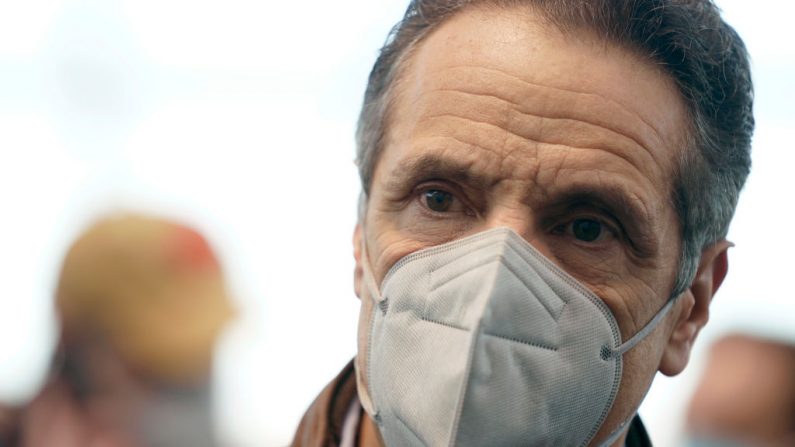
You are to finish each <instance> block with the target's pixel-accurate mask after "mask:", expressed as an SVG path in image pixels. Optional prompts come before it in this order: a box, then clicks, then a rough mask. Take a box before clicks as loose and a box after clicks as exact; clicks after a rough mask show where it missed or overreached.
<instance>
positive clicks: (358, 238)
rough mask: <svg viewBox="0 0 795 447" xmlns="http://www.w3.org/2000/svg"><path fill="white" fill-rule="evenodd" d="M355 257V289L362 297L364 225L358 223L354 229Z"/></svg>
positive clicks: (357, 294)
mask: <svg viewBox="0 0 795 447" xmlns="http://www.w3.org/2000/svg"><path fill="white" fill-rule="evenodd" d="M353 259H354V260H355V261H356V266H355V267H354V268H353V290H354V292H356V296H358V297H359V298H361V296H362V295H361V294H360V293H359V292H360V291H361V288H362V275H363V274H364V273H363V271H362V225H361V224H359V223H357V224H356V227H354V229H353Z"/></svg>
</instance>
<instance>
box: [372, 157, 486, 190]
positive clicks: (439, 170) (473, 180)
mask: <svg viewBox="0 0 795 447" xmlns="http://www.w3.org/2000/svg"><path fill="white" fill-rule="evenodd" d="M446 153H447V151H446V150H444V149H437V150H435V151H432V150H428V151H424V152H423V153H420V154H418V155H410V156H407V157H405V158H403V159H402V160H399V161H398V162H397V165H396V167H395V169H393V170H392V172H390V174H389V176H388V177H387V180H386V182H385V184H386V186H387V188H389V189H399V188H400V187H401V186H403V185H405V184H412V183H414V182H416V181H419V180H420V179H425V178H427V177H440V178H448V179H453V180H456V181H458V182H461V183H466V184H469V185H472V186H476V187H479V188H481V189H485V188H486V186H487V185H489V184H492V183H493V181H494V180H493V178H492V176H490V175H488V174H486V173H485V171H480V170H475V169H472V165H474V164H475V161H476V160H474V159H472V160H462V158H461V157H460V156H459V155H456V156H449V155H446Z"/></svg>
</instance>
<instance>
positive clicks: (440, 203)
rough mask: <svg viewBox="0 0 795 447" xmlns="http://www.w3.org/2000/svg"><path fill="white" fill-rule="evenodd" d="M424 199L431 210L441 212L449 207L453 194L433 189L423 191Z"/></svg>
mask: <svg viewBox="0 0 795 447" xmlns="http://www.w3.org/2000/svg"><path fill="white" fill-rule="evenodd" d="M425 201H426V203H427V204H428V208H430V209H432V210H433V211H438V212H443V211H447V210H448V209H449V208H450V205H451V204H452V203H453V196H452V194H450V193H447V192H444V191H439V190H436V189H433V190H430V191H428V192H427V193H425Z"/></svg>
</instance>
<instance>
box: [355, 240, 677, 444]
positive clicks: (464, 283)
mask: <svg viewBox="0 0 795 447" xmlns="http://www.w3.org/2000/svg"><path fill="white" fill-rule="evenodd" d="M364 253H365V259H364V263H363V264H364V266H363V268H364V281H365V287H367V292H368V295H369V297H370V298H371V299H373V300H374V301H375V305H374V306H373V314H372V316H371V323H370V324H371V325H370V332H369V336H368V345H367V346H368V350H367V355H366V356H364V359H365V362H364V364H361V365H359V366H360V367H362V368H363V369H364V371H359V375H358V377H361V375H365V376H366V381H367V384H368V385H367V386H364V385H363V384H362V383H361V380H360V381H359V385H360V386H359V396H360V399H361V401H362V404H363V406H364V407H365V409H366V410H367V412H368V413H369V414H370V416H371V417H372V418H373V419H374V420H375V421H376V423H377V424H378V426H379V430H380V432H381V435H382V437H383V438H384V441H385V442H386V444H387V445H388V446H452V445H455V446H484V445H489V446H516V445H532V446H547V445H548V446H584V445H587V444H588V443H589V442H590V440H591V439H592V438H593V437H594V435H595V434H596V432H597V431H598V430H599V428H600V427H601V425H602V423H603V422H604V419H605V417H606V416H607V413H608V411H609V410H610V407H611V406H612V404H613V400H614V399H615V397H616V394H617V392H618V388H619V384H620V381H621V367H622V361H621V357H622V355H623V354H624V353H625V352H626V351H628V350H629V349H631V348H632V347H633V346H635V345H636V344H637V343H638V342H639V341H641V340H642V339H643V338H644V337H645V336H646V335H647V334H648V333H650V332H651V330H652V329H653V328H654V327H655V326H656V325H657V323H658V322H659V321H660V320H661V319H662V317H663V316H664V315H665V314H666V313H667V311H668V309H670V307H671V304H672V303H673V300H669V301H668V303H667V304H666V306H665V307H663V309H661V310H660V312H658V314H657V315H656V316H655V317H654V318H653V319H652V320H651V321H650V322H649V323H648V324H647V325H646V326H645V327H644V328H643V329H642V330H641V331H640V332H639V333H637V334H636V335H635V336H633V337H632V338H631V339H629V340H628V341H627V342H626V343H624V344H621V335H620V333H619V329H618V325H617V324H616V321H615V318H614V317H613V315H612V314H611V312H610V310H609V309H608V308H607V306H606V305H605V304H604V303H603V302H602V300H601V299H599V297H597V296H596V295H594V294H593V293H592V292H591V291H589V290H588V289H587V288H586V287H584V286H583V285H581V284H580V283H579V282H577V281H576V280H575V279H574V278H572V277H571V276H569V275H568V274H566V273H565V272H563V271H562V270H561V269H559V268H558V267H556V266H555V265H554V264H553V263H552V262H551V261H550V260H548V259H547V258H545V257H544V256H543V255H542V254H541V253H539V252H538V251H537V250H535V249H534V248H533V247H532V246H531V245H530V244H529V243H527V242H526V241H525V240H524V239H522V238H521V236H519V235H517V234H516V233H515V232H513V231H512V230H510V229H508V228H498V229H494V230H489V231H486V232H483V233H479V234H476V235H474V236H470V237H467V238H465V239H461V240H457V241H454V242H450V243H447V244H444V245H440V246H436V247H432V248H428V249H425V250H421V251H418V252H415V253H412V254H410V255H408V256H406V257H405V258H403V259H401V260H400V261H398V262H397V263H396V264H395V265H394V266H393V267H392V268H391V269H390V271H389V272H388V273H387V274H386V276H385V277H384V281H383V282H382V288H381V289H379V288H378V286H377V285H376V284H375V281H374V279H373V276H372V271H371V267H370V266H369V265H368V260H367V259H366V250H364ZM364 299H366V298H364ZM627 422H629V421H627ZM625 426H626V423H625V424H622V425H621V426H620V427H618V428H617V429H616V430H615V431H614V432H613V434H612V435H611V436H610V437H609V438H610V439H608V440H606V441H605V443H604V444H605V445H608V444H609V443H612V442H614V441H615V440H616V439H617V438H618V437H619V436H620V435H621V433H622V432H623V429H624V428H625Z"/></svg>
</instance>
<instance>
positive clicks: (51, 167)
mask: <svg viewBox="0 0 795 447" xmlns="http://www.w3.org/2000/svg"><path fill="white" fill-rule="evenodd" d="M405 4H406V0H388V1H387V0H381V1H377V2H376V1H372V0H340V1H334V2H330V1H327V0H309V1H304V2H295V1H281V2H275V1H271V0H265V1H263V0H225V1H223V2H220V1H195V0H194V1H186V0H157V1H143V0H37V1H33V0H32V1H24V2H22V1H11V0H0V203H1V204H2V205H3V210H2V214H0V216H2V221H1V222H2V224H0V247H2V249H1V250H0V275H1V276H0V399H2V400H6V401H13V402H22V401H24V400H26V399H28V398H30V396H31V395H33V394H34V393H35V392H36V391H37V388H38V386H40V384H41V381H42V379H43V376H44V373H45V371H46V368H47V364H48V362H49V356H50V355H51V352H52V347H53V341H54V333H55V328H54V326H53V318H52V309H51V299H52V297H51V294H52V289H53V286H54V282H55V280H56V277H57V274H58V267H59V263H60V261H61V257H62V256H63V254H64V251H65V249H66V247H67V246H68V244H69V243H70V241H71V240H72V239H73V238H74V237H75V236H76V235H77V234H78V233H79V232H80V230H81V229H82V228H84V226H85V225H86V224H87V223H88V222H89V221H91V220H93V219H94V218H95V217H96V216H97V215H98V214H104V213H107V212H109V211H112V210H117V209H134V210H141V211H150V212H154V213H156V214H161V215H165V216H173V217H176V218H179V219H182V220H186V221H188V222H190V223H192V224H193V225H195V226H196V227H198V228H199V229H201V230H202V231H203V232H204V233H205V234H206V235H208V237H209V238H210V240H211V241H212V243H213V245H214V247H215V248H216V249H217V250H218V251H219V253H220V255H221V258H222V262H223V264H224V266H225V268H226V270H227V272H228V275H229V278H230V287H231V289H232V290H233V292H234V295H235V296H236V297H237V299H238V301H239V305H240V307H241V309H242V311H243V312H242V317H241V320H240V321H239V322H238V323H237V324H236V325H234V326H233V327H232V328H230V330H229V331H228V333H227V334H226V335H225V337H224V339H223V341H222V342H221V344H220V349H219V356H218V362H217V365H216V369H217V374H216V384H215V385H216V389H217V397H218V398H217V401H218V405H217V414H218V421H219V422H218V424H219V429H220V431H221V433H222V435H223V436H224V439H225V440H226V442H227V444H228V445H231V446H259V445H268V446H269V445H284V444H286V443H287V442H288V441H289V439H290V436H291V434H292V431H293V429H294V427H295V425H296V424H297V421H298V419H299V417H300V415H301V414H302V412H303V410H304V409H305V408H306V406H307V405H308V404H309V403H310V401H311V400H312V398H313V397H314V396H315V394H316V393H317V392H318V391H319V390H320V389H321V387H322V386H323V385H324V384H325V383H326V382H327V381H328V380H329V379H330V378H331V377H333V375H334V374H335V373H336V372H337V371H338V369H339V368H340V367H341V366H342V365H344V364H345V363H346V362H347V360H348V359H349V358H350V357H351V356H352V355H353V354H354V352H355V326H356V318H357V310H358V301H357V300H356V298H355V297H354V295H353V293H352V287H351V284H352V282H351V279H352V271H353V260H352V256H351V242H350V241H351V233H352V229H353V225H354V222H355V203H356V197H357V194H358V180H357V176H356V170H355V168H354V166H353V163H352V160H353V157H354V144H353V130H354V124H355V120H356V115H357V113H358V107H359V104H360V100H361V96H362V93H363V89H364V86H365V81H366V76H367V73H368V70H369V68H370V66H371V64H372V63H373V61H374V59H375V56H376V50H377V49H378V47H379V46H380V44H381V43H382V42H383V39H384V37H385V36H386V32H387V30H388V29H389V27H390V26H391V25H392V24H393V23H394V22H395V21H396V20H397V19H398V18H399V17H400V15H401V14H402V12H403V9H404V7H405ZM719 4H720V5H721V6H722V7H723V8H724V10H725V13H726V17H727V19H728V20H729V22H730V23H732V24H733V25H735V27H736V28H737V29H738V31H739V32H740V34H741V35H742V36H743V37H744V38H745V40H746V42H747V44H748V46H749V48H750V51H751V54H752V56H753V59H754V73H755V79H756V85H757V93H758V94H757V98H758V99H757V121H758V131H757V134H756V135H757V137H756V140H755V145H754V170H753V173H752V175H751V178H750V180H749V183H748V186H747V188H746V191H745V193H744V196H743V198H742V200H741V204H740V207H739V210H738V214H737V218H736V220H735V224H734V226H733V227H732V230H731V239H732V240H733V241H734V242H736V243H737V247H736V248H734V249H733V250H732V251H731V269H730V274H729V278H728V279H727V281H726V283H725V284H724V286H723V289H722V290H721V292H720V293H719V294H718V296H717V298H716V302H715V306H714V307H713V309H714V313H713V319H712V322H711V323H710V325H709V327H708V329H707V330H705V331H704V333H703V335H702V339H701V340H700V343H699V344H698V345H697V347H696V352H695V353H694V361H693V362H692V365H691V367H690V368H689V370H688V371H687V372H686V373H685V374H683V375H681V376H680V377H677V378H674V379H664V378H663V379H659V380H658V381H657V382H655V385H654V386H653V388H652V390H651V391H650V395H649V397H648V398H647V401H646V403H645V404H644V406H643V407H642V409H641V414H642V415H643V416H644V419H645V420H646V422H647V425H648V426H649V428H650V431H651V432H652V437H653V439H655V445H661V446H674V445H677V439H678V438H677V436H678V433H679V427H680V425H681V414H682V410H683V406H684V403H685V401H686V398H687V395H688V393H689V392H690V390H691V389H692V387H693V384H694V381H695V378H696V377H697V374H698V372H699V368H700V367H701V362H700V361H699V360H700V357H703V354H704V352H703V351H704V349H705V347H706V346H707V344H708V342H709V340H711V339H714V338H715V337H716V336H718V335H719V334H721V333H723V332H725V331H727V330H730V329H732V328H736V327H745V328H749V329H750V330H755V331H762V332H764V333H767V334H769V335H771V336H777V337H789V339H792V340H795V305H794V304H793V300H795V296H793V295H795V294H793V292H792V291H791V290H790V289H789V288H788V285H789V284H788V279H789V274H790V272H789V266H790V265H791V262H789V257H790V253H792V252H793V251H795V242H793V238H791V237H790V235H789V234H788V233H787V231H788V224H789V223H791V222H795V213H794V212H793V208H792V207H791V206H790V205H789V202H788V199H789V196H788V194H787V193H789V192H791V191H792V190H793V188H792V186H790V185H789V183H788V179H789V178H790V175H792V174H791V173H790V171H791V166H792V163H793V161H795V156H793V151H792V147H791V132H792V129H793V124H795V116H794V115H793V112H792V108H791V104H793V103H795V93H793V89H792V80H793V79H795V49H793V47H792V46H789V45H787V42H789V41H790V40H791V36H790V34H791V33H790V29H789V27H790V26H791V24H790V17H792V16H793V13H795V6H789V4H786V3H784V2H774V1H772V0H766V1H756V2H748V1H742V0H723V1H720V2H719ZM774 8H775V9H774Z"/></svg>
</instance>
